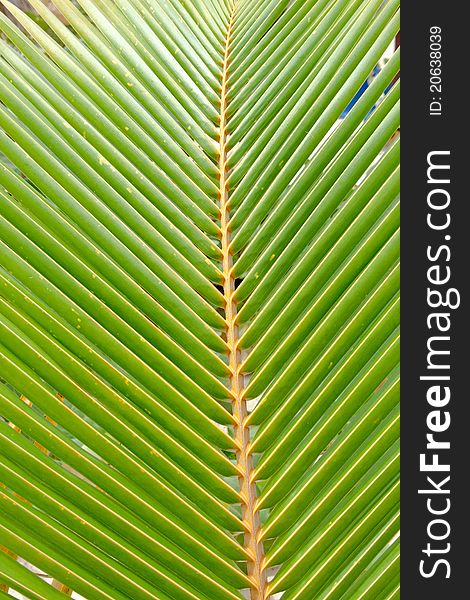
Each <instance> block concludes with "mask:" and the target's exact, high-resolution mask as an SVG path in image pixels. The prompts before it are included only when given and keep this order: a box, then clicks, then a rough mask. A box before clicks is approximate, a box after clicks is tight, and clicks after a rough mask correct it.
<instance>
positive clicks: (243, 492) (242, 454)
mask: <svg viewBox="0 0 470 600" xmlns="http://www.w3.org/2000/svg"><path fill="white" fill-rule="evenodd" d="M235 8H236V5H234V7H233V8H232V11H231V14H230V20H229V24H228V28H227V37H226V42H225V53H224V62H223V69H222V85H221V96H220V140H219V142H220V154H219V173H220V176H219V183H220V189H219V194H220V213H221V214H220V220H221V232H222V242H221V246H222V256H223V259H222V260H223V275H224V299H225V318H226V323H227V325H226V335H227V345H228V349H229V359H230V369H231V376H230V380H231V381H230V384H231V390H232V393H233V401H232V411H233V416H234V417H235V419H236V422H235V425H234V433H235V440H236V444H237V467H238V470H239V473H240V474H239V484H240V496H241V499H242V518H243V523H244V525H245V534H244V545H245V548H246V549H247V551H248V554H249V556H250V558H249V559H248V565H247V567H248V576H249V577H250V579H251V582H252V587H251V590H250V598H251V600H265V599H266V584H267V579H266V572H265V569H264V548H263V543H262V542H260V541H259V531H260V518H259V511H258V510H257V508H256V505H257V491H256V483H255V482H254V481H252V480H251V479H252V474H253V470H254V469H253V457H252V454H251V452H250V449H249V447H250V428H249V427H248V426H246V425H245V420H246V417H247V406H246V400H245V399H244V398H243V389H244V376H243V374H242V373H241V372H240V367H241V352H240V349H239V347H238V340H239V331H238V325H237V303H236V300H235V299H234V292H235V278H234V276H233V269H232V267H233V256H232V253H231V250H230V242H231V239H230V202H229V189H228V184H227V171H228V169H227V141H228V132H227V108H228V79H229V64H230V42H231V37H232V28H233V22H234V17H235Z"/></svg>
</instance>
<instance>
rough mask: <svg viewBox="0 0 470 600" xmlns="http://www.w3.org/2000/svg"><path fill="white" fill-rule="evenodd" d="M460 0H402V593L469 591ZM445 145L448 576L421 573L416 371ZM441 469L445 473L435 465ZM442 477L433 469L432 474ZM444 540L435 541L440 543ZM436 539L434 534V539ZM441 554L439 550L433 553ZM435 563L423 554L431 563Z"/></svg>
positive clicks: (420, 366) (465, 72) (467, 157)
mask: <svg viewBox="0 0 470 600" xmlns="http://www.w3.org/2000/svg"><path fill="white" fill-rule="evenodd" d="M465 13H466V11H464V5H462V4H459V3H455V2H451V1H449V0H448V1H447V2H444V1H441V2H438V1H436V0H428V1H426V2H412V1H409V2H405V3H404V4H403V5H402V25H401V49H402V70H401V79H402V104H401V120H402V127H401V134H402V137H401V142H402V183H401V185H402V200H401V210H402V230H401V231H402V254H401V256H402V346H401V347H402V388H401V413H402V424H401V427H402V433H401V447H402V500H401V509H402V536H401V597H402V598H403V599H404V600H414V599H420V598H425V599H426V600H434V599H445V600H454V599H455V600H457V599H459V600H460V599H463V598H466V597H469V598H470V592H469V591H468V581H469V580H470V526H469V523H470V417H469V414H470V411H469V405H470V397H469V390H468V387H469V386H468V384H467V375H468V374H469V373H470V344H469V339H470V327H469V321H470V319H469V304H468V290H469V284H468V281H469V279H470V210H469V208H470V185H469V183H468V181H467V180H468V179H469V178H470V130H469V127H468V119H469V115H470V100H469V89H470V85H469V75H470V69H469V66H470V53H469V48H470V26H469V25H468V18H467V17H465V16H464V14H465ZM432 26H439V27H440V28H441V29H442V94H441V97H442V115H441V116H430V115H429V110H428V106H429V102H430V100H431V96H433V95H434V96H435V95H436V94H431V93H430V90H429V77H430V73H429V69H430V65H429V60H430V56H429V32H430V28H431V27H432ZM433 150H450V152H451V154H450V162H451V184H450V188H449V187H448V189H450V193H451V198H452V202H451V207H450V210H451V218H452V221H451V226H450V230H449V231H448V232H447V231H446V233H449V234H450V235H451V240H450V241H449V242H448V243H449V245H450V248H451V252H452V255H451V261H450V263H449V265H450V267H451V273H452V279H451V285H452V287H456V288H458V289H459V291H460V294H461V305H460V307H459V309H457V310H453V311H450V312H451V318H452V326H451V330H450V336H451V341H450V349H451V356H450V361H451V371H450V375H451V382H450V387H451V394H452V396H451V401H450V404H449V411H450V413H451V426H450V429H449V430H448V431H447V432H446V433H445V434H443V436H442V439H449V440H450V442H451V449H450V450H449V451H447V452H448V457H449V460H450V464H451V472H450V476H451V479H450V500H451V508H450V511H449V513H448V514H447V515H446V518H447V519H448V521H449V524H450V526H451V533H450V536H449V539H448V540H445V542H447V541H448V542H449V543H450V544H451V548H450V552H449V554H448V555H445V556H444V555H441V556H442V557H444V558H447V559H448V560H449V563H450V566H451V574H450V578H449V579H446V578H445V569H444V568H442V566H441V568H438V569H437V571H436V574H435V575H434V576H433V577H431V578H428V579H425V578H423V577H422V576H421V575H420V573H419V563H420V560H422V559H423V558H426V556H425V555H424V554H423V552H422V550H423V548H425V547H426V544H427V542H428V541H430V540H429V539H428V535H427V531H426V528H427V525H428V523H429V521H430V519H432V516H430V515H429V513H428V511H427V509H426V496H423V495H419V494H418V489H419V488H422V487H424V486H425V484H426V476H425V474H423V473H420V469H419V455H420V453H422V452H424V451H425V445H426V433H427V427H426V415H427V413H428V412H429V410H430V407H429V406H428V405H427V402H426V390H427V387H428V384H427V383H424V382H422V381H420V380H419V377H420V375H422V374H423V373H424V371H425V367H426V354H427V349H426V341H427V338H428V336H429V335H430V332H429V330H428V329H427V325H426V316H427V314H428V312H429V309H428V307H427V302H426V293H427V285H428V283H427V268H428V266H429V263H428V260H427V257H426V248H427V246H428V245H429V244H431V245H434V246H436V245H437V246H438V245H439V244H440V243H441V239H442V237H443V233H442V232H441V233H437V232H432V231H431V230H430V229H429V228H428V227H427V225H426V216H427V212H428V209H427V200H426V197H427V193H428V191H429V185H428V184H427V182H426V169H427V154H428V152H430V151H433ZM441 475H442V474H441ZM436 479H439V474H436ZM445 542H444V541H443V542H441V543H440V544H441V546H443V545H444V544H445ZM434 544H435V547H436V548H438V547H439V542H434ZM434 556H435V557H436V559H437V558H439V556H438V555H434ZM430 564H432V560H431V561H430V559H428V562H427V565H428V567H429V565H430Z"/></svg>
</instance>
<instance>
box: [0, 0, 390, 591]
mask: <svg viewBox="0 0 470 600" xmlns="http://www.w3.org/2000/svg"><path fill="white" fill-rule="evenodd" d="M0 2H1V3H2V5H3V6H4V7H5V8H6V9H7V10H8V11H9V12H10V13H11V14H12V15H13V17H14V18H15V20H16V21H15V22H16V23H18V24H19V25H16V24H15V23H13V22H12V21H11V20H9V19H8V18H7V17H6V16H4V15H3V14H0V30H1V31H2V32H3V37H2V38H1V39H0V203H1V210H0V417H1V418H0V455H1V457H2V462H1V465H0V546H2V549H3V550H4V551H3V552H1V551H0V594H1V593H2V591H3V592H8V590H9V589H13V590H15V591H16V592H18V593H21V594H23V595H25V596H26V597H27V598H38V599H43V598H46V599H55V598H63V597H66V596H69V595H70V594H71V593H72V590H73V591H74V592H75V593H77V594H79V595H81V596H82V597H84V598H87V599H90V600H101V599H102V600H105V599H107V600H119V599H126V598H127V599H132V600H141V599H142V600H145V599H155V598H157V599H159V600H166V599H178V600H190V599H193V600H195V599H201V600H203V599H206V600H230V599H233V600H235V599H237V598H238V599H240V598H248V597H249V598H251V600H265V599H268V598H271V599H275V598H280V597H282V598H283V600H293V599H298V600H310V599H313V600H315V599H322V600H323V599H329V600H340V599H343V600H350V599H358V600H359V599H361V600H363V599H364V600H365V599H371V600H382V599H383V600H386V599H387V600H388V599H392V598H397V597H398V593H399V592H398V542H397V536H398V528H399V517H398V473H399V466H398V461H399V448H398V436H399V415H398V395H399V387H398V386H399V372H398V361H399V333H398V323H399V312H398V311H399V309H398V291H399V270H398V258H399V238H398V226H399V205H398V193H399V166H398V164H399V149H398V140H397V135H396V134H397V131H398V128H399V108H398V102H399V82H397V74H398V73H399V49H397V50H395V51H394V52H392V53H391V54H389V56H388V59H387V60H384V59H383V57H384V54H385V53H386V51H387V49H388V48H390V46H391V45H393V43H394V39H395V36H396V34H397V32H398V29H399V12H398V2H397V1H395V0H385V1H383V0H304V1H300V0H294V1H289V0H235V1H232V0H77V1H76V2H72V1H71V0H53V5H54V7H55V8H53V7H51V6H46V5H45V4H44V3H43V2H42V1H41V0H30V4H31V6H32V7H33V9H34V10H35V11H36V13H37V15H38V17H37V18H33V17H32V16H31V15H30V14H29V13H28V14H27V13H25V12H22V11H21V10H19V9H17V8H16V7H15V6H14V5H12V4H11V3H10V2H9V1H8V0H0ZM52 8H53V9H52ZM38 20H40V23H39V22H38ZM371 73H374V77H371ZM365 81H366V82H367V85H365V84H364V82H365ZM358 90H361V93H360V94H358ZM20 559H21V560H20ZM33 567H34V568H35V569H33ZM35 570H39V571H40V574H39V575H38V574H37V573H35V572H34V571H35ZM41 574H42V576H41ZM51 580H52V585H51V584H50V581H51Z"/></svg>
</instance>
